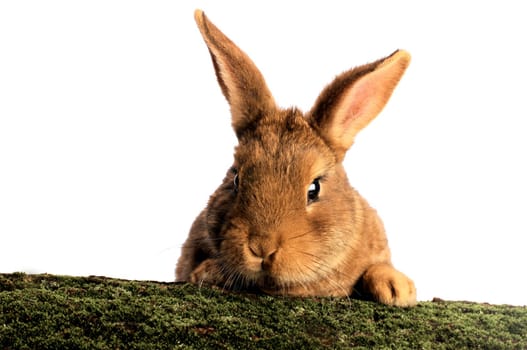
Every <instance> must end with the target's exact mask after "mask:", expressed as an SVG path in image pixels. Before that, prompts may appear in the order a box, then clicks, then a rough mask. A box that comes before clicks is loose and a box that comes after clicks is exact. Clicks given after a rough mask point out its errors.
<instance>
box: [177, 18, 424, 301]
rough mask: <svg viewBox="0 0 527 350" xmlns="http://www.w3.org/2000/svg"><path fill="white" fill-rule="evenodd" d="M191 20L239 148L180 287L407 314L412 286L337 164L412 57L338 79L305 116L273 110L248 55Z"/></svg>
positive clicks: (182, 261)
mask: <svg viewBox="0 0 527 350" xmlns="http://www.w3.org/2000/svg"><path fill="white" fill-rule="evenodd" d="M195 17H196V22H197V24H198V27H199V29H200V31H201V33H202V35H203V37H204V39H205V42H206V44H207V46H208V48H209V51H210V54H211V56H212V60H213V64H214V67H215V69H216V75H217V78H218V82H219V84H220V87H221V89H222V92H223V94H224V95H225V97H226V98H227V100H228V102H229V104H230V106H231V114H232V125H233V128H234V130H235V132H236V135H237V137H238V141H239V144H238V146H237V148H236V150H235V154H234V164H233V166H232V167H231V169H230V170H229V171H228V172H227V175H226V177H225V179H224V181H223V183H222V185H221V186H220V187H219V188H218V189H217V190H216V192H215V193H214V194H213V195H212V196H211V198H210V200H209V203H208V205H207V207H206V208H205V210H204V211H203V212H202V213H201V214H200V215H199V216H198V217H197V219H196V221H195V222H194V224H193V225H192V228H191V230H190V233H189V237H188V239H187V241H186V242H185V244H184V246H183V248H182V253H181V257H180V258H179V261H178V264H177V267H176V280H177V281H189V282H193V283H207V284H212V285H218V286H221V287H224V288H229V289H242V290H249V289H251V290H254V289H256V290H261V291H264V292H266V293H269V294H280V295H295V296H347V295H350V294H352V293H353V291H354V290H355V289H356V288H358V287H362V289H363V291H364V292H366V293H367V294H369V295H371V297H373V298H374V299H375V300H378V301H379V302H382V303H385V304H389V305H397V306H411V305H414V304H415V302H416V295H415V287H414V284H413V282H412V281H411V280H410V279H409V278H408V277H406V276H405V275H404V274H402V273H401V272H399V271H397V270H396V269H394V268H393V266H392V264H391V262H390V250H389V247H388V242H387V239H386V235H385V232H384V228H383V224H382V222H381V220H380V218H379V217H378V216H377V213H376V211H375V210H374V209H373V208H371V207H370V206H369V205H368V203H367V202H366V200H364V199H363V198H362V197H361V196H360V195H359V193H358V192H356V191H355V190H354V189H353V188H352V187H351V186H350V185H349V184H348V180H347V177H346V173H345V171H344V168H343V166H342V164H341V161H342V159H343V158H344V155H345V153H346V151H347V150H348V148H349V147H350V146H351V145H352V143H353V140H354V137H355V135H356V134H357V132H359V131H360V130H361V129H362V128H364V127H365V126H366V125H367V124H368V123H369V122H370V121H371V120H372V119H373V118H375V116H376V115H377V114H378V113H379V112H380V111H381V110H382V108H383V107H384V105H385V104H386V102H387V101H388V99H389V97H390V95H391V93H392V91H393V89H394V88H395V86H396V85H397V83H398V81H399V79H400V78H401V76H402V74H403V73H404V70H405V69H406V67H407V66H408V63H409V60H410V56H409V54H408V53H406V52H404V51H396V52H394V53H393V54H392V55H391V56H388V57H387V58H384V59H381V60H378V61H376V62H373V63H370V64H366V65H363V66H360V67H357V68H354V69H351V70H349V71H347V72H344V73H342V74H341V75H339V76H338V77H337V78H335V80H334V81H333V82H332V83H331V84H330V85H328V86H327V87H326V88H325V89H324V90H323V91H322V93H321V94H320V96H319V98H318V99H317V101H316V103H315V105H314V107H313V108H312V109H311V111H310V112H308V113H306V114H305V115H304V114H302V113H301V112H300V111H299V110H297V109H295V108H291V109H286V110H283V109H279V108H278V107H277V106H276V104H275V103H274V100H273V97H272V95H271V93H270V92H269V90H268V88H267V85H266V84H265V81H264V78H263V77H262V75H261V73H260V72H259V71H258V69H257V68H256V66H255V65H254V63H253V62H252V61H251V60H250V59H249V57H247V55H246V54H245V53H243V52H242V51H241V50H240V49H239V48H238V47H236V45H235V44H234V43H232V41H230V40H229V39H228V38H227V37H226V36H225V35H224V34H223V33H222V32H221V31H219V29H218V28H216V27H215V26H214V25H213V24H212V23H211V22H210V21H208V19H207V18H206V17H205V15H204V13H203V12H201V11H199V10H198V11H196V13H195ZM317 181H318V183H319V184H320V191H319V194H318V197H316V198H314V200H312V201H310V200H308V191H309V190H310V185H312V183H315V182H317ZM313 186H314V185H313ZM311 189H312V188H311Z"/></svg>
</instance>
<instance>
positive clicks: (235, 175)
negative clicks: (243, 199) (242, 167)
mask: <svg viewBox="0 0 527 350" xmlns="http://www.w3.org/2000/svg"><path fill="white" fill-rule="evenodd" d="M231 171H232V173H233V174H234V179H233V180H232V184H233V185H234V191H238V186H239V185H240V179H239V178H238V169H236V168H232V169H231Z"/></svg>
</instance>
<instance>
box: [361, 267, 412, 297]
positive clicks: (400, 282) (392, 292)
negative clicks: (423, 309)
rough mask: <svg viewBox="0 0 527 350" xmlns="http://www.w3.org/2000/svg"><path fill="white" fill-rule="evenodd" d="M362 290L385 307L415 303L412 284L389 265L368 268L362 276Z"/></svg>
mask: <svg viewBox="0 0 527 350" xmlns="http://www.w3.org/2000/svg"><path fill="white" fill-rule="evenodd" d="M362 283H363V287H364V289H365V290H366V291H367V292H368V293H370V294H371V296H372V297H373V298H374V299H375V300H376V301H379V302H381V303H383V304H386V305H393V306H400V307H408V306H413V305H415V304H416V303H417V301H416V290H415V285H414V282H413V281H412V280H411V279H410V278H408V277H407V276H406V275H405V274H403V273H402V272H400V271H398V270H396V269H395V268H394V267H393V266H392V265H391V264H388V263H378V264H374V265H372V266H370V267H369V268H368V269H367V270H366V272H365V273H364V275H363V276H362Z"/></svg>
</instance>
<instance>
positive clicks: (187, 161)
mask: <svg viewBox="0 0 527 350" xmlns="http://www.w3.org/2000/svg"><path fill="white" fill-rule="evenodd" d="M219 3H220V2H218V1H195V2H192V1H186V2H183V1H178V2H176V1H156V2H150V1H149V2H147V1H143V2H138V1H84V2H80V1H79V2H77V1H45V2H44V1H34V2H15V1H12V2H1V4H0V272H13V271H26V272H38V273H40V272H48V273H54V274H68V275H106V276H113V277H121V278H127V279H150V280H161V281H171V280H173V275H174V273H173V271H174V265H175V263H176V260H177V257H178V256H179V251H180V248H181V245H182V243H183V242H184V240H185V238H186V235H187V233H188V229H189V227H190V224H191V223H192V221H193V219H194V217H195V216H196V215H197V214H198V213H199V211H200V210H201V209H202V208H203V207H204V206H205V203H206V201H207V199H208V196H209V195H210V194H211V193H212V192H213V191H214V189H215V188H216V187H217V186H218V185H219V183H220V181H221V180H222V178H223V176H224V174H225V172H226V170H227V169H228V167H229V166H230V164H231V160H232V150H233V147H234V145H235V143H236V140H235V138H234V136H233V132H232V131H231V129H230V119H229V118H230V115H229V109H228V106H227V104H226V102H225V100H224V98H223V96H222V95H221V91H220V89H219V88H218V86H217V84H216V81H215V76H214V73H213V70H212V64H211V62H210V57H209V55H208V52H207V50H206V47H205V45H204V43H203V41H202V39H201V37H200V35H199V32H198V30H197V28H196V26H195V24H194V19H193V11H194V9H195V8H197V7H199V8H203V9H204V10H205V11H206V12H207V14H208V15H209V17H210V18H211V19H212V20H213V21H214V22H215V23H216V24H217V25H218V26H219V27H220V28H221V29H222V30H223V31H224V32H226V33H227V34H228V35H229V36H230V37H231V38H232V39H233V40H234V41H235V42H236V43H237V44H238V45H239V46H240V47H242V48H243V49H244V50H245V51H246V52H247V53H248V54H249V55H250V56H251V57H252V58H253V60H254V61H255V62H256V64H257V65H258V66H259V67H260V69H261V70H262V72H263V74H264V76H265V77H266V78H267V81H268V84H269V86H270V88H271V90H272V91H273V93H274V95H275V98H276V99H277V101H278V102H279V103H280V104H281V105H283V106H290V105H298V106H299V107H300V108H302V109H304V110H307V109H309V108H310V107H311V104H312V103H313V101H314V100H315V98H316V96H317V94H318V93H319V91H320V90H321V89H322V87H323V86H324V85H325V84H326V83H328V82H329V81H331V79H332V78H333V77H334V76H335V75H336V74H337V73H340V72H341V71H343V70H346V69H348V68H350V67H352V66H354V65H359V64H362V63H366V62H369V61H372V60H375V59H378V58H380V57H383V56H386V55H388V54H390V53H391V52H392V51H393V50H395V49H397V48H404V49H406V50H408V51H410V52H411V53H412V56H413V61H412V63H411V65H410V67H409V69H408V71H407V74H406V75H405V76H404V77H403V80H402V81H401V84H400V85H399V86H398V88H397V90H396V92H395V93H394V95H393V97H392V100H391V101H390V102H389V104H388V106H387V107H386V108H385V110H384V111H383V113H382V114H381V115H380V116H379V118H377V119H376V120H375V121H374V122H373V123H372V124H370V125H369V127H368V128H367V129H366V130H364V132H362V133H361V135H360V136H359V137H358V139H357V141H356V144H355V145H354V147H353V148H352V150H351V151H350V152H349V153H348V156H347V158H346V160H345V163H346V164H345V165H346V168H347V169H348V175H349V178H350V182H351V183H352V185H353V186H354V187H356V188H357V189H358V190H359V191H360V192H361V193H362V194H363V195H364V196H365V197H366V198H367V199H368V200H369V201H370V203H371V204H372V205H373V206H374V207H376V208H377V209H378V211H379V212H380V214H381V216H382V217H383V219H384V221H385V224H386V227H387V231H388V237H389V239H390V244H391V247H392V253H393V257H394V259H393V260H394V263H395V265H396V266H397V267H398V268H399V269H401V270H402V271H404V272H406V273H407V274H408V275H409V276H411V277H412V278H413V279H414V280H415V282H416V284H417V287H418V294H419V295H418V297H419V299H420V300H429V299H431V298H432V297H434V296H437V297H441V298H444V299H458V300H459V299H461V300H472V301H486V302H492V303H509V304H521V305H525V304H527V278H526V273H525V270H526V267H527V264H526V263H527V258H526V243H527V238H526V237H527V220H526V217H527V215H526V214H527V213H526V209H527V204H526V198H527V185H526V182H527V181H526V179H527V171H526V169H525V163H526V160H525V159H526V150H527V141H526V136H525V135H526V131H527V126H526V125H527V124H526V122H525V119H526V117H527V107H526V102H525V99H526V88H525V84H526V82H527V69H526V63H527V53H526V52H527V50H526V49H525V33H527V24H526V23H527V22H526V21H525V11H524V6H523V4H521V2H512V1H511V2H509V1H501V2H497V1H496V2H486V1H480V2H473V3H472V5H469V4H466V3H467V2H458V1H455V2H454V1H452V2H449V1H442V2H435V3H434V4H432V3H429V2H426V3H425V2H393V1H386V2H379V1H372V2H365V1H361V2H353V1H342V2H334V1H325V2H323V3H322V2H319V3H315V2H310V1H301V2H300V1H299V2H289V3H285V4H284V2H280V5H279V6H278V5H274V3H272V2H270V1H268V2H262V3H258V4H256V3H253V2H240V3H239V4H236V3H233V2H225V1H223V2H221V4H219ZM513 4H514V5H513ZM520 6H521V7H520Z"/></svg>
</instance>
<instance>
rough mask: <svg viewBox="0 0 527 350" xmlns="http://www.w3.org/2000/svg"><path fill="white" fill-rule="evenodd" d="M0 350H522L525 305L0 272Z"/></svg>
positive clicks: (526, 345) (526, 335) (526, 330)
mask: <svg viewBox="0 0 527 350" xmlns="http://www.w3.org/2000/svg"><path fill="white" fill-rule="evenodd" d="M0 348H1V349H37V348H38V349H59V348H68V349H124V348H126V349H206V348H212V349H319V348H331V349H333V348H340V349H345V348H359V349H360V348H363V349H372V348H375V349H463V348H466V349H527V307H518V306H516V307H514V306H507V305H488V304H477V303H469V302H434V303H433V302H422V303H419V304H418V305H417V306H416V307H414V308H410V309H399V308H393V307H387V306H383V305H379V304H376V303H371V302H366V301H359V300H353V299H345V298H343V299H334V298H316V299H298V298H278V297H270V296H265V295H253V294H237V293H227V292H223V291H221V290H218V289H212V288H204V287H202V288H199V287H196V286H192V285H187V284H176V283H159V282H138V281H124V280H117V279H110V278H102V277H87V278H84V277H66V276H54V275H26V274H21V273H16V274H0Z"/></svg>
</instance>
